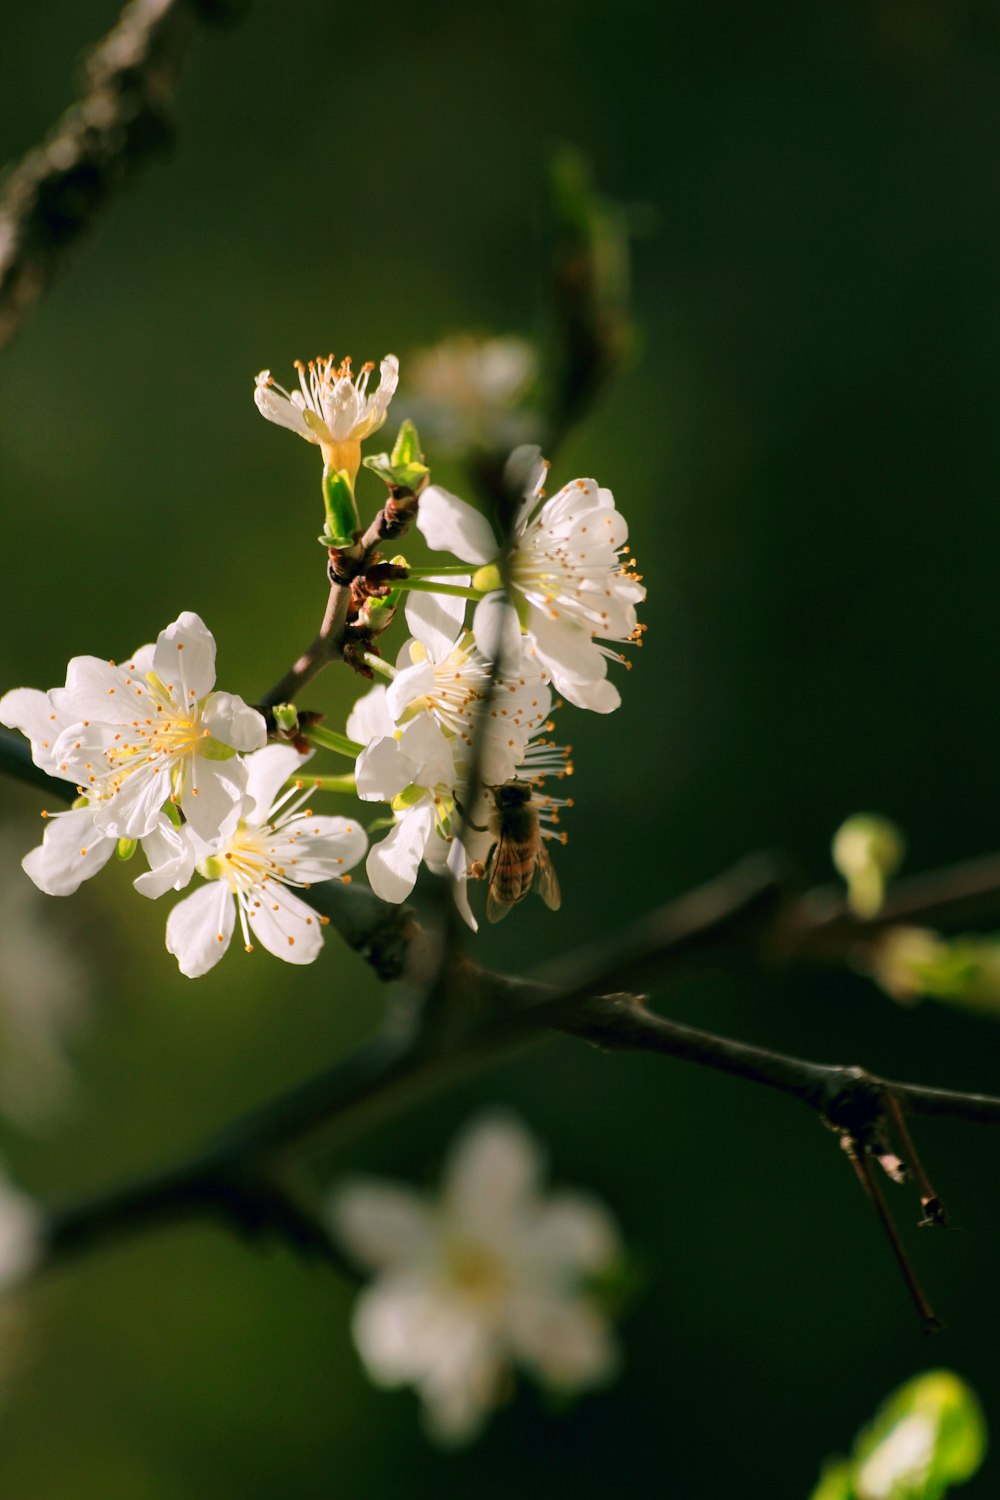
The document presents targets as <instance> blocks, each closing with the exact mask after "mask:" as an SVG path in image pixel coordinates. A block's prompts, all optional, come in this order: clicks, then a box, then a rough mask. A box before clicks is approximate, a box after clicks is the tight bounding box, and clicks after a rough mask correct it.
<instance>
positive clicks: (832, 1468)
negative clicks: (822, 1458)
mask: <svg viewBox="0 0 1000 1500" xmlns="http://www.w3.org/2000/svg"><path fill="white" fill-rule="evenodd" d="M809 1500H857V1497H856V1495H855V1490H854V1485H853V1484H852V1482H851V1466H850V1464H849V1463H847V1462H846V1460H844V1459H837V1460H835V1461H834V1462H833V1463H831V1464H827V1466H826V1468H824V1470H823V1472H822V1474H821V1475H820V1479H819V1484H818V1485H817V1486H816V1488H815V1489H814V1490H813V1492H812V1494H811V1495H810V1496H809Z"/></svg>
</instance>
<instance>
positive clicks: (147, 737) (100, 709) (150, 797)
mask: <svg viewBox="0 0 1000 1500" xmlns="http://www.w3.org/2000/svg"><path fill="white" fill-rule="evenodd" d="M214 683H215V641H214V639H213V637H212V634H211V632H210V631H209V630H208V629H207V627H206V626H205V625H204V623H203V622H202V620H201V619H199V617H198V616H197V615H196V614H192V613H190V612H189V611H185V612H184V613H183V614H181V615H180V616H179V617H178V618H177V619H176V620H175V621H174V623H173V624H172V625H168V626H167V628H166V629H165V630H163V631H161V633H160V636H159V638H158V640H157V642H156V645H155V646H143V647H141V648H140V649H139V650H138V651H137V652H135V654H134V655H133V656H132V657H131V658H130V659H129V661H128V663H127V664H126V665H125V666H121V667H120V666H118V665H117V664H116V663H114V662H107V661H102V660H101V659H100V658H99V657H95V656H76V657H74V658H73V660H72V661H71V662H70V664H69V666H68V668H67V672H66V686H65V687H64V688H53V689H52V690H51V691H50V692H49V693H48V694H34V693H32V691H31V690H30V689H20V690H17V691H15V692H13V693H8V694H6V696H5V697H4V698H3V700H2V701H0V718H2V719H3V722H4V723H7V724H10V725H12V726H14V727H16V728H20V729H22V730H23V731H24V732H25V733H27V734H28V735H29V738H30V739H31V741H32V753H33V755H34V757H35V761H36V764H40V765H42V768H43V769H44V770H47V771H49V772H50V773H51V774H52V775H55V776H60V777H62V778H63V779H64V780H67V781H74V782H76V784H77V786H78V789H79V791H80V793H81V795H83V796H84V797H86V799H87V803H88V806H87V808H85V809H82V810H81V811H83V812H85V813H86V815H87V818H88V819H90V820H91V823H92V826H93V828H94V829H96V831H97V832H98V833H100V834H102V835H104V836H105V837H106V838H112V839H117V838H129V839H140V838H144V837H145V836H146V835H147V834H150V833H152V832H153V830H154V829H155V828H157V827H158V826H159V825H160V809H161V808H162V807H163V805H164V803H165V802H167V801H171V802H175V803H178V804H179V805H180V807H181V809H182V811H183V813H184V816H185V817H186V818H187V820H188V821H189V823H190V824H191V825H192V827H193V828H195V829H196V830H197V832H198V833H199V834H200V835H201V836H202V837H203V838H206V839H209V838H215V837H217V836H218V835H219V832H220V830H225V829H228V828H231V827H232V826H233V825H234V824H235V821H236V818H237V817H238V815H239V802H240V798H241V797H242V795H243V790H244V787H245V785H246V767H245V765H244V763H243V761H242V760H241V759H240V758H239V756H238V754H237V752H238V751H251V750H257V749H259V748H260V747H261V746H262V745H264V744H265V742H266V739H267V728H266V725H265V723H264V720H263V718H262V716H261V715H260V714H259V713H258V712H257V711H256V709H253V708H250V707H249V706H248V705H247V704H246V703H244V702H243V699H242V698H237V697H235V696H234V695H233V694H230V693H222V692H213V691H212V688H213V686H214ZM45 699H47V700H48V703H47V706H46V705H45V704H44V700H45ZM46 717H47V719H48V727H49V729H50V730H51V729H58V730H59V731H60V732H59V733H58V735H57V737H56V738H55V741H54V743H52V742H51V740H50V739H49V737H48V735H47V734H46V733H45V728H46V725H45V719H46ZM36 746H38V749H37V750H36ZM69 816H72V814H71V815H69ZM79 823H80V833H81V835H82V834H83V832H85V828H84V819H83V818H80V819H79ZM59 837H60V839H62V838H66V839H67V840H68V839H69V834H68V833H61V834H60V835H59ZM74 837H75V833H74ZM91 842H93V841H91ZM77 843H78V845H79V847H80V848H86V849H88V858H90V859H91V860H92V861H97V860H99V861H100V863H103V862H104V860H106V859H107V858H108V857H109V855H110V846H106V847H104V848H101V849H100V850H96V851H94V852H91V845H90V844H88V843H86V842H84V841H83V839H82V837H81V838H80V839H79V840H77ZM86 873H88V874H89V873H93V870H91V869H88V870H87V872H86ZM82 878H86V875H85V874H84V875H81V879H82ZM77 883H79V882H77Z"/></svg>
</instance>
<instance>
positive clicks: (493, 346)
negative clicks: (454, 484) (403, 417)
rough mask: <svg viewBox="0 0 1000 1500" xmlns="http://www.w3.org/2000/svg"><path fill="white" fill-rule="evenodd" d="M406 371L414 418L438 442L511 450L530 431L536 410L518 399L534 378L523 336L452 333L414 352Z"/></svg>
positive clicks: (534, 359)
mask: <svg viewBox="0 0 1000 1500" xmlns="http://www.w3.org/2000/svg"><path fill="white" fill-rule="evenodd" d="M408 376H409V380H408V385H409V388H410V389H411V390H412V391H413V392H414V393H415V395H414V397H413V399H412V400H411V401H410V403H409V407H410V410H411V412H412V415H413V418H414V420H415V421H416V423H417V425H418V427H419V428H420V431H421V432H422V433H423V432H424V431H425V429H426V431H427V433H428V434H430V435H431V436H433V437H434V438H435V439H436V441H437V443H438V444H439V445H440V446H442V447H445V448H450V449H451V450H453V451H458V452H463V451H465V450H467V449H474V448H490V449H495V450H497V451H499V452H509V451H510V449H511V448H516V447H517V446H518V444H521V443H526V442H528V441H529V440H530V439H531V437H532V436H533V435H534V430H535V428H536V427H537V425H538V418H537V415H536V414H535V413H534V412H532V411H530V410H527V409H525V407H524V406H523V405H522V404H521V403H522V402H523V400H524V397H525V395H526V394H527V391H528V389H529V387H530V386H531V384H532V382H533V381H535V380H536V379H537V377H538V355H537V353H536V351H535V349H534V347H533V346H532V345H531V344H530V343H529V342H528V340H527V339H522V338H516V337H514V336H511V335H508V336H497V337H484V336H482V335H478V334H473V333H460V334H456V335H454V336H453V337H451V338H446V339H443V340H442V341H441V342H440V343H438V344H434V345H433V346H432V347H431V348H428V349H421V350H419V351H418V352H417V353H416V354H415V355H413V357H412V359H411V361H410V364H409V367H408Z"/></svg>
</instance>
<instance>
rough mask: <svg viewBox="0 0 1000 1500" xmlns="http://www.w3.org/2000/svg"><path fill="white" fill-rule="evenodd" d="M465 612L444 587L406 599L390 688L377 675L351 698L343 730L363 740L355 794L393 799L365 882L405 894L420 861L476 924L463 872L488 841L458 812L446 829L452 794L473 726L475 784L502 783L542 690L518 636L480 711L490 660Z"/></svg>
mask: <svg viewBox="0 0 1000 1500" xmlns="http://www.w3.org/2000/svg"><path fill="white" fill-rule="evenodd" d="M464 611H465V601H464V600H462V599H455V598H454V597H451V596H448V595H436V594H419V595H416V596H415V597H411V598H410V599H409V600H408V601H407V606H406V618H407V623H408V624H409V626H410V629H411V630H412V631H413V638H412V639H411V640H410V641H408V642H407V643H406V644H405V645H404V647H403V649H402V651H401V652H400V655H399V658H398V664H397V671H396V675H395V677H394V678H393V680H392V681H391V682H390V683H389V685H388V687H384V686H382V685H381V684H379V685H378V686H377V687H375V688H373V689H372V691H371V692H370V693H368V694H367V695H366V696H365V697H364V698H362V699H361V700H360V702H359V703H357V704H356V705H355V708H354V711H353V712H352V714H351V717H350V719H349V720H348V725H347V732H348V734H349V735H350V736H351V738H352V739H355V740H357V741H358V742H359V743H361V744H363V745H364V746H365V749H364V750H363V751H362V752H361V754H360V755H359V756H358V760H357V766H356V778H357V789H358V795H359V796H360V797H361V798H362V799H363V800H364V801H371V802H391V803H392V807H393V813H394V816H395V819H396V822H395V826H394V827H393V829H392V830H391V832H390V833H389V834H388V836H387V837H386V838H385V839H383V840H382V841H381V843H379V844H376V845H374V846H373V847H372V849H371V851H370V853H369V855H368V862H367V867H366V868H367V871H368V879H369V881H370V882H371V886H372V889H373V891H374V892H375V894H376V895H378V896H380V897H381V898H382V900H384V901H403V900H405V899H406V897H407V896H408V895H409V894H410V891H411V890H412V889H413V885H414V882H415V881H416V878H417V871H418V870H419V868H420V864H421V862H424V863H426V864H427V865H428V867H429V868H430V869H432V870H434V871H435V872H436V873H438V874H443V873H444V871H445V869H449V870H450V871H451V873H452V875H453V876H454V877H455V880H456V888H455V896H456V901H457V903H458V906H459V910H460V911H461V912H462V915H463V916H464V918H465V920H466V921H467V922H468V923H469V925H470V926H471V927H473V928H475V926H476V922H475V919H474V918H473V916H472V912H471V910H470V908H469V905H468V900H467V896H466V892H465V888H464V881H465V877H466V872H467V870H468V867H469V865H470V864H473V863H474V862H476V861H477V860H481V859H483V858H484V857H485V855H486V854H487V852H488V850H489V845H490V843H491V842H492V839H491V837H490V835H489V834H488V833H487V834H484V833H482V832H480V830H478V829H476V828H474V827H472V826H471V823H469V822H468V821H467V822H466V824H465V826H464V828H463V829H462V834H461V840H459V839H458V838H457V837H456V833H457V830H458V828H459V825H460V824H461V821H462V820H461V818H460V816H459V814H458V811H457V808H456V800H455V794H456V792H458V793H459V795H461V789H462V787H463V786H464V784H465V782H466V780H467V776H468V770H469V762H470V760H471V757H472V749H473V743H474V735H475V734H476V733H477V731H478V730H479V729H480V728H481V733H482V743H481V746H480V764H479V774H480V781H481V782H482V783H485V784H486V785H487V786H495V785H499V784H500V783H502V782H504V781H508V780H510V779H511V778H512V777H513V776H514V775H515V773H516V770H517V768H518V766H520V765H521V763H522V762H523V760H524V757H525V754H526V751H527V747H528V744H529V741H530V738H531V736H532V735H533V734H534V733H535V732H536V731H537V730H538V729H539V728H540V727H541V726H542V725H543V724H544V723H545V721H546V716H547V715H548V713H549V711H550V709H551V706H552V695H551V693H550V692H549V689H548V687H547V686H546V684H545V681H544V678H543V676H542V673H541V671H540V669H539V667H538V664H537V662H535V661H533V660H532V659H531V658H530V657H529V656H528V655H527V654H526V652H525V651H524V649H523V647H522V646H521V645H520V638H519V644H518V647H517V657H516V658H515V657H507V659H506V660H507V663H508V667H509V670H508V668H505V670H504V673H503V675H502V676H501V677H500V678H499V679H498V681H497V683H496V687H495V691H494V694H493V699H492V702H491V704H490V706H489V709H488V710H487V709H486V707H485V699H486V696H487V694H488V690H489V681H490V663H489V662H488V661H487V660H486V659H485V657H483V656H482V654H481V653H480V652H479V651H478V650H477V648H476V646H475V643H474V642H473V640H472V637H471V635H470V634H469V633H468V632H467V631H466V630H464V628H463V625H462V617H463V615H464ZM484 713H485V715H486V717H485V719H481V715H482V714H484ZM473 801H474V803H475V809H473V808H470V809H469V812H470V814H471V819H472V823H478V824H483V823H484V822H485V821H486V815H487V814H488V806H487V804H486V803H485V802H484V800H483V798H482V796H481V795H480V796H479V797H478V798H475V799H473Z"/></svg>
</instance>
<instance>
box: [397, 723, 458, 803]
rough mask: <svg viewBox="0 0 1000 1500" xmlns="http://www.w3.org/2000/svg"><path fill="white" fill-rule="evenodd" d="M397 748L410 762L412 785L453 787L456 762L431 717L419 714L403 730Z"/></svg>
mask: <svg viewBox="0 0 1000 1500" xmlns="http://www.w3.org/2000/svg"><path fill="white" fill-rule="evenodd" d="M399 743H400V748H401V749H402V751H403V754H404V755H405V756H406V757H407V759H408V760H409V762H410V768H411V770H410V781H411V782H412V783H413V785H414V786H426V787H435V786H447V787H452V786H454V784H455V762H454V758H453V756H452V752H451V747H450V745H449V743H448V741H447V739H446V738H445V735H444V731H443V729H442V728H441V726H440V724H439V723H438V722H437V720H436V719H434V718H432V716H431V715H430V714H418V715H417V717H416V718H415V719H411V720H410V722H409V723H408V724H407V725H406V726H405V728H404V730H403V737H402V739H401V740H400V742H399Z"/></svg>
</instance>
